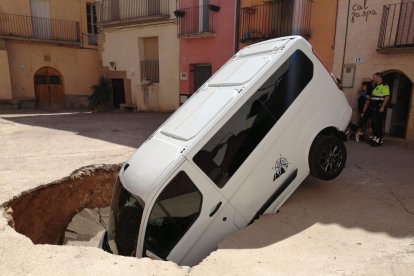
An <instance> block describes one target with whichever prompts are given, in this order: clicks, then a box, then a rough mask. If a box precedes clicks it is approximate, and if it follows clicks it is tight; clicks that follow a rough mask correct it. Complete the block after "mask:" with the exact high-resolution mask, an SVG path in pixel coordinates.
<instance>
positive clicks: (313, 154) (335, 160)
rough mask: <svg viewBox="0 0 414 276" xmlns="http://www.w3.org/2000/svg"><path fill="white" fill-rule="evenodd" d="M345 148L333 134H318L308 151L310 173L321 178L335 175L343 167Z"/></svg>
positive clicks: (331, 177)
mask: <svg viewBox="0 0 414 276" xmlns="http://www.w3.org/2000/svg"><path fill="white" fill-rule="evenodd" d="M345 162H346V148H345V145H344V143H343V142H342V141H341V140H340V139H339V138H338V137H335V136H319V137H317V138H316V139H315V141H313V143H312V146H311V149H310V152H309V168H310V174H311V175H312V176H314V177H316V178H319V179H323V180H331V179H334V178H335V177H337V176H338V175H339V174H340V173H341V172H342V170H343V169H344V167H345Z"/></svg>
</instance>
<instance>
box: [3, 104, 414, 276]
mask: <svg viewBox="0 0 414 276" xmlns="http://www.w3.org/2000/svg"><path fill="white" fill-rule="evenodd" d="M0 113H1V111H0ZM168 116H169V114H159V113H120V112H114V113H89V112H67V113H51V112H47V111H46V112H42V111H33V112H30V111H25V112H24V113H9V114H0V153H1V155H0V204H2V203H4V202H7V201H8V200H10V199H11V198H14V197H17V196H19V195H20V194H21V193H22V192H25V191H27V190H31V189H34V188H36V187H38V186H40V185H45V184H48V183H50V182H53V181H55V180H57V179H60V178H63V177H65V176H68V175H69V174H70V173H71V172H72V171H74V170H76V169H78V168H80V167H82V166H86V165H91V164H116V163H121V162H123V161H125V160H126V159H127V158H128V156H130V155H131V154H132V153H133V152H134V151H135V149H136V148H137V147H138V146H139V145H140V144H141V143H142V142H143V141H145V139H146V138H147V137H148V136H149V135H150V134H151V133H152V132H153V131H154V130H155V129H156V128H157V127H158V126H159V125H161V124H162V123H163V121H165V119H166V118H168ZM346 145H347V150H348V162H347V165H346V168H345V170H344V171H343V173H342V174H341V175H340V176H339V177H338V178H337V179H335V180H333V181H330V182H324V181H319V180H317V179H314V178H312V177H308V178H307V179H306V181H305V182H304V183H303V184H302V185H301V186H300V188H299V189H298V190H297V191H296V192H295V193H294V194H293V195H292V197H291V198H290V199H289V200H288V201H287V202H286V203H285V204H284V205H283V206H282V208H281V209H280V211H279V212H278V213H277V214H275V215H266V216H263V217H261V218H260V219H259V220H257V221H256V222H255V223H254V224H252V225H250V226H249V227H247V228H245V229H242V230H240V231H239V232H237V233H234V234H232V235H229V236H228V237H226V238H225V239H224V240H223V241H222V242H221V243H220V244H219V246H218V247H219V249H218V250H217V251H215V252H213V253H212V254H211V255H210V256H208V257H207V258H206V259H205V260H204V261H203V262H202V263H200V264H199V265H197V266H195V267H193V268H188V267H179V266H177V265H175V264H173V263H171V262H161V261H151V260H149V259H141V260H139V259H135V258H126V257H119V256H113V255H110V254H107V253H105V252H103V251H101V250H99V249H97V248H91V247H79V246H52V245H33V244H32V242H31V241H30V240H29V239H28V238H26V237H24V236H23V235H20V234H18V233H16V232H15V231H14V230H13V229H11V228H10V227H9V226H7V222H6V220H5V218H3V216H1V214H0V275H16V274H37V275H39V274H42V275H48V274H53V275H59V274H61V275H66V274H72V275H78V274H79V275H107V274H111V275H121V274H122V275H133V274H135V275H137V274H140V275H141V274H154V275H160V274H163V275H186V274H191V275H210V274H215V275H217V274H223V275H230V274H236V275H253V274H255V275H298V274H303V275H321V274H323V275H325V274H329V275H351V274H358V275H360V274H364V275H409V274H412V272H413V271H414V150H413V149H409V148H405V147H404V146H403V145H402V143H398V142H395V141H392V142H391V141H389V140H388V141H387V140H386V141H385V144H384V146H383V147H380V148H372V147H370V146H368V145H367V144H366V143H362V142H361V143H356V142H355V141H352V140H351V141H349V142H347V144H346ZM3 211H4V210H1V209H0V212H1V213H3Z"/></svg>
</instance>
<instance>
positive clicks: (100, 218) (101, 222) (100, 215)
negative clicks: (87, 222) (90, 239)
mask: <svg viewBox="0 0 414 276" xmlns="http://www.w3.org/2000/svg"><path fill="white" fill-rule="evenodd" d="M98 216H99V224H100V225H102V227H103V228H104V229H106V227H107V225H106V224H105V221H104V219H103V218H102V214H101V209H100V208H98Z"/></svg>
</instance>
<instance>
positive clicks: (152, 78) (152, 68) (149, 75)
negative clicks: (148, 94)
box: [140, 60, 160, 83]
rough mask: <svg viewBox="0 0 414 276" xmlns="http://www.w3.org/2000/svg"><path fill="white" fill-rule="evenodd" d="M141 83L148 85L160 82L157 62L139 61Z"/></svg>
mask: <svg viewBox="0 0 414 276" xmlns="http://www.w3.org/2000/svg"><path fill="white" fill-rule="evenodd" d="M140 67H141V81H149V82H150V83H159V82H160V69H159V61H158V60H141V62H140Z"/></svg>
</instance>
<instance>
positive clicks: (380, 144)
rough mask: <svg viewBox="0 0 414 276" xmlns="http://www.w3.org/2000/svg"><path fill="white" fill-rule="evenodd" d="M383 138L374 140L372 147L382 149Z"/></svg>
mask: <svg viewBox="0 0 414 276" xmlns="http://www.w3.org/2000/svg"><path fill="white" fill-rule="evenodd" d="M382 142H383V140H382V138H377V139H376V140H373V141H372V143H371V147H380V146H382Z"/></svg>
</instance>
